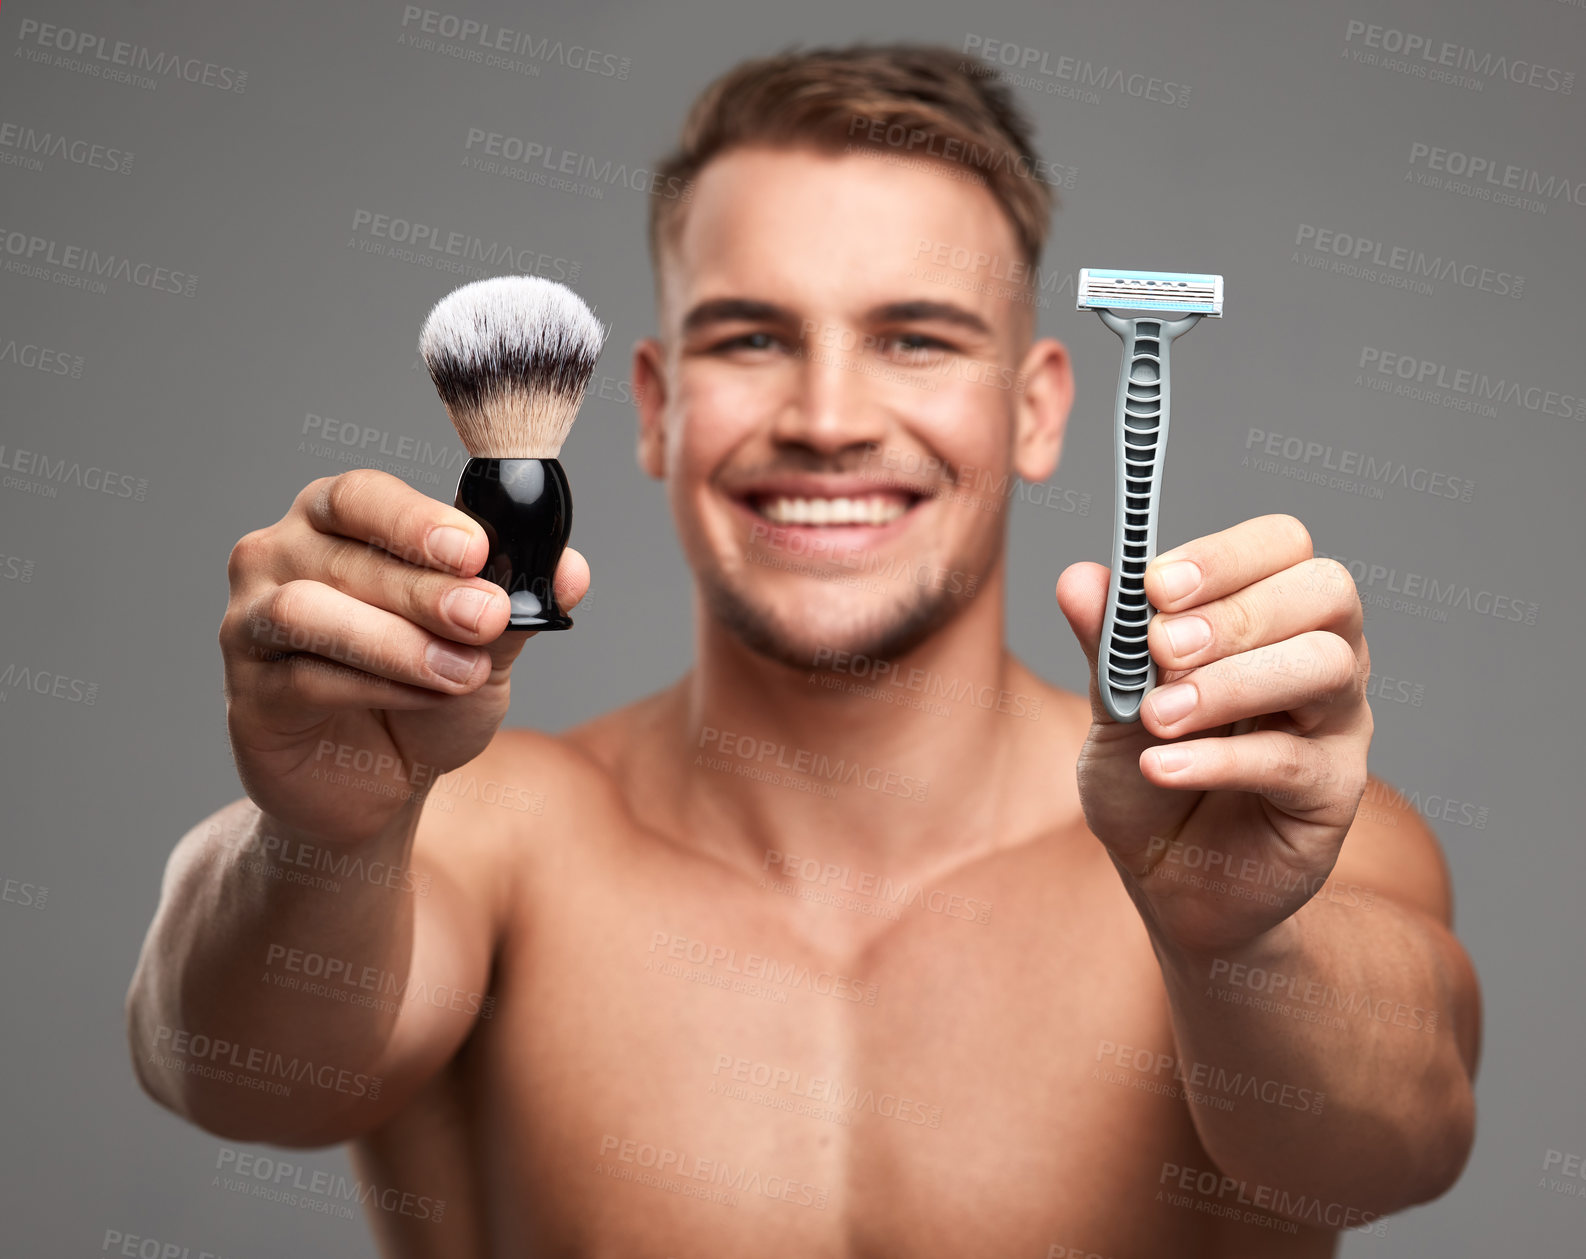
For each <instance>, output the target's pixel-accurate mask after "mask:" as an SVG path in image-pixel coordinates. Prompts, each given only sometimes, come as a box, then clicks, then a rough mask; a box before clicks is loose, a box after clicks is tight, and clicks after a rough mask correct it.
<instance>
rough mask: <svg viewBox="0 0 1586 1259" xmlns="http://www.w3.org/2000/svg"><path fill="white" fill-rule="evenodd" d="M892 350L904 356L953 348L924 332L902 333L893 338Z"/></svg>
mask: <svg viewBox="0 0 1586 1259" xmlns="http://www.w3.org/2000/svg"><path fill="white" fill-rule="evenodd" d="M892 348H893V349H894V350H895V351H897V352H898V353H900V354H904V355H925V354H930V353H932V352H933V351H936V350H951V349H952V348H953V347H952V346H950V345H949V344H948V343H947V342H946V341H939V340H937V339H936V338H935V337H928V336H926V335H925V334H924V333H923V332H900V333H898V334H896V335H895V336H894V337H892Z"/></svg>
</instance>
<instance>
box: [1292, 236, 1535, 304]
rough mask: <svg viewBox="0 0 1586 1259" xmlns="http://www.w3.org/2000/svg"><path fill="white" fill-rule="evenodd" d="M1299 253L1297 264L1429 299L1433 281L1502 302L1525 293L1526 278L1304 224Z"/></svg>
mask: <svg viewBox="0 0 1586 1259" xmlns="http://www.w3.org/2000/svg"><path fill="white" fill-rule="evenodd" d="M1294 244H1295V246H1296V252H1295V254H1294V256H1293V257H1292V258H1291V261H1293V262H1305V263H1307V265H1311V266H1329V260H1328V256H1329V255H1330V256H1331V258H1332V261H1331V263H1330V266H1329V269H1330V270H1332V271H1336V272H1340V273H1342V274H1347V275H1359V276H1363V277H1364V278H1366V279H1369V280H1375V281H1376V282H1377V283H1379V284H1388V285H1391V286H1393V287H1395V288H1409V289H1412V290H1413V291H1415V292H1418V293H1423V294H1429V293H1431V292H1432V286H1431V285H1430V284H1429V283H1427V281H1429V280H1452V281H1453V282H1454V283H1455V284H1458V285H1459V286H1460V287H1461V288H1467V289H1480V290H1481V291H1482V292H1484V293H1496V294H1498V296H1500V297H1515V298H1517V297H1519V296H1520V294H1521V292H1522V291H1523V290H1524V288H1525V277H1524V276H1518V275H1514V274H1512V273H1511V272H1508V271H1499V270H1497V269H1495V268H1493V267H1484V266H1480V265H1478V264H1476V263H1473V262H1469V261H1465V260H1462V259H1460V258H1457V257H1454V258H1448V257H1444V256H1443V255H1441V254H1437V255H1432V254H1428V253H1426V252H1425V251H1424V250H1420V249H1411V248H1409V247H1408V246H1405V245H1385V244H1383V242H1381V241H1380V240H1373V239H1371V238H1370V237H1369V236H1355V235H1353V234H1351V233H1349V232H1338V231H1334V230H1332V229H1331V228H1325V227H1317V226H1316V225H1315V224H1313V223H1301V224H1300V226H1299V230H1298V231H1297V232H1296V233H1295V235H1294ZM1299 249H1304V250H1307V251H1308V252H1309V253H1310V255H1311V256H1310V257H1308V258H1302V257H1301V255H1300V254H1299V252H1298V250H1299Z"/></svg>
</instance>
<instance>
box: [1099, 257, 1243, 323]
mask: <svg viewBox="0 0 1586 1259" xmlns="http://www.w3.org/2000/svg"><path fill="white" fill-rule="evenodd" d="M1075 291H1076V295H1077V298H1078V300H1077V302H1076V303H1075V308H1076V309H1078V310H1107V309H1114V310H1176V311H1185V312H1187V313H1193V314H1197V315H1211V316H1213V317H1214V318H1220V317H1221V316H1222V313H1223V278H1222V276H1220V275H1199V274H1196V273H1193V272H1189V271H1115V270H1112V269H1110V268H1107V267H1081V268H1080V269H1079V283H1078V284H1077V285H1076V286H1075Z"/></svg>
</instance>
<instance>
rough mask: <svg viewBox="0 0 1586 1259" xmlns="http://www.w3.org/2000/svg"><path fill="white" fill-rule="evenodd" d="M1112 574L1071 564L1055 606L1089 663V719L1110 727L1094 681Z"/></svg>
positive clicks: (1089, 565)
mask: <svg viewBox="0 0 1586 1259" xmlns="http://www.w3.org/2000/svg"><path fill="white" fill-rule="evenodd" d="M1111 580H1112V570H1111V569H1110V568H1108V567H1107V566H1106V565H1104V564H1092V563H1090V562H1088V561H1082V562H1080V563H1078V564H1070V565H1069V566H1068V567H1067V568H1065V569H1064V570H1063V573H1062V575H1061V576H1060V577H1059V578H1058V579H1057V606H1058V607H1059V608H1060V609H1062V612H1063V615H1064V616H1065V617H1067V618H1068V627H1069V628H1070V629H1071V630H1073V631H1074V637H1075V638H1077V639H1078V640H1079V646H1080V649H1081V650H1082V651H1083V652H1084V653H1085V659H1086V660H1087V661H1089V663H1090V717H1091V720H1092V721H1093V722H1096V723H1097V724H1112V718H1111V717H1110V716H1108V715H1107V710H1106V708H1105V707H1103V705H1102V702H1101V688H1100V686H1099V684H1098V683H1097V680H1096V659H1097V656H1098V655H1099V652H1100V646H1101V624H1102V621H1103V620H1104V619H1105V617H1106V615H1107V583H1108V582H1109V581H1111Z"/></svg>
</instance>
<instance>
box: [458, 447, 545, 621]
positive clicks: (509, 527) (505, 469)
mask: <svg viewBox="0 0 1586 1259" xmlns="http://www.w3.org/2000/svg"><path fill="white" fill-rule="evenodd" d="M457 506H458V508H459V509H461V510H462V511H465V512H467V513H468V514H469V515H470V516H472V517H473V518H474V519H475V520H477V521H478V522H479V523H480V524H481V525H483V526H484V530H485V534H486V535H487V536H488V537H489V539H490V558H489V559H488V560H487V561H486V562H485V567H484V569H483V571H482V572H481V573H480V574H479V575H480V576H481V577H483V578H484V579H485V580H486V581H493V582H495V584H496V585H498V586H500V587H501V588H502V589H503V590H505V591H506V592H507V594H508V596H509V597H510V598H511V600H512V616H511V619H509V620H508V621H507V628H508V629H509V630H530V629H531V630H564V629H571V628H572V626H573V618H572V617H570V616H568V615H567V613H565V612H563V611H562V610H561V608H559V607H558V606H557V604H556V592H555V591H554V589H553V588H552V583H553V581H554V579H555V577H556V565H557V563H558V562H559V561H560V560H561V558H562V552H563V551H564V550H566V549H567V537H568V534H570V533H571V532H572V530H573V493H572V490H571V489H569V488H568V484H567V473H566V472H564V471H563V470H562V465H561V462H560V460H556V459H470V460H469V461H468V462H467V463H466V464H465V465H464V466H463V474H462V477H461V478H460V479H459V480H458V482H457Z"/></svg>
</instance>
